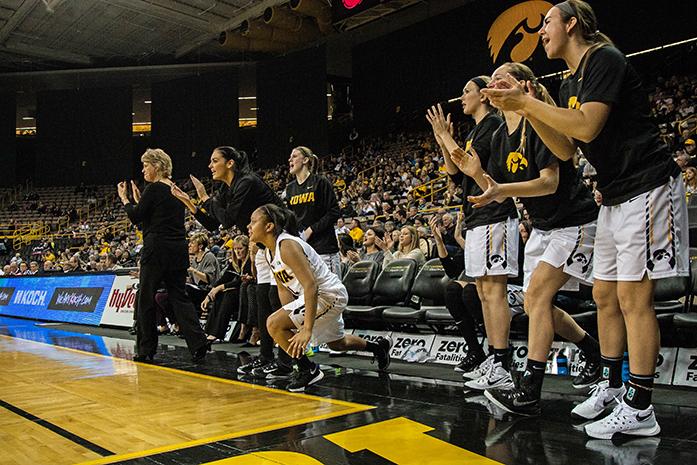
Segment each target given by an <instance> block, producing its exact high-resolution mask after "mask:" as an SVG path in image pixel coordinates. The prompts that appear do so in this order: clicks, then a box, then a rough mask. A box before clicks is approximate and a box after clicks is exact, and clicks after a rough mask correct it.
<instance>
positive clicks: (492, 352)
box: [486, 344, 494, 355]
mask: <svg viewBox="0 0 697 465" xmlns="http://www.w3.org/2000/svg"><path fill="white" fill-rule="evenodd" d="M486 350H487V353H486V354H487V355H494V346H492V345H491V344H489V345H488V346H487V348H486Z"/></svg>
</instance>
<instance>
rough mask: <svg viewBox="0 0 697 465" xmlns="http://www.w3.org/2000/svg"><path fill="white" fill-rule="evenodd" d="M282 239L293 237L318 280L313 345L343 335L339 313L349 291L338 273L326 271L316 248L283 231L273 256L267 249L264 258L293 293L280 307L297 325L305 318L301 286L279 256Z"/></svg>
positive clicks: (278, 278) (345, 303) (290, 239)
mask: <svg viewBox="0 0 697 465" xmlns="http://www.w3.org/2000/svg"><path fill="white" fill-rule="evenodd" d="M282 241H294V242H296V243H298V244H299V245H300V247H302V250H303V253H304V254H305V257H306V258H307V260H308V262H309V263H310V270H311V271H312V275H313V276H314V278H315V280H316V282H317V288H318V296H317V312H316V314H315V324H314V326H313V328H312V345H320V344H324V343H327V342H333V341H338V340H339V339H341V338H343V337H344V319H343V318H342V316H341V314H342V313H343V311H344V309H345V308H346V305H347V304H348V292H347V291H346V288H345V287H344V285H343V284H342V283H341V280H340V279H339V277H338V276H337V275H335V274H334V273H332V272H331V271H329V268H328V267H327V265H326V264H325V263H324V260H322V257H320V256H319V254H318V253H317V252H316V251H315V249H313V248H312V247H311V246H310V245H309V244H308V243H307V242H305V241H303V240H302V239H300V238H299V237H296V236H292V235H290V234H288V233H285V232H284V233H281V235H279V236H278V238H277V239H276V256H275V257H272V256H271V251H270V250H269V249H267V250H266V252H265V256H266V260H267V261H268V263H269V265H270V266H271V271H272V272H273V274H274V276H275V277H276V279H277V280H278V282H279V283H280V284H281V285H283V286H284V287H285V288H286V289H288V291H290V293H291V294H292V295H293V297H295V300H294V301H292V302H290V303H288V304H286V305H284V306H283V307H282V309H283V310H285V311H287V312H288V316H289V317H290V319H291V320H292V321H293V323H294V324H295V326H296V327H297V328H298V329H300V328H301V327H302V325H303V321H304V320H305V294H304V289H303V287H302V285H301V284H300V281H298V279H297V278H296V277H295V274H294V273H293V271H292V270H291V269H290V268H289V267H288V266H287V265H286V264H285V263H283V260H282V259H281V252H280V251H281V242H282Z"/></svg>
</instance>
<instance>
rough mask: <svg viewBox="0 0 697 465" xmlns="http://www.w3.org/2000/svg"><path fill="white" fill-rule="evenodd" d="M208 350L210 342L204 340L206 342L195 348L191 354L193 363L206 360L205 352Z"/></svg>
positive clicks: (209, 349) (209, 350)
mask: <svg viewBox="0 0 697 465" xmlns="http://www.w3.org/2000/svg"><path fill="white" fill-rule="evenodd" d="M208 352H211V342H210V341H206V343H205V344H204V345H203V347H199V348H198V349H196V352H194V353H193V354H192V355H191V360H192V361H193V362H194V363H203V362H205V361H206V354H207V353H208Z"/></svg>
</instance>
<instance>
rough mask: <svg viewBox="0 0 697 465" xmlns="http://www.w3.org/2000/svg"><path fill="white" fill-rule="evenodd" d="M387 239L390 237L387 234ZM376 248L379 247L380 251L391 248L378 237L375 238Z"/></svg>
mask: <svg viewBox="0 0 697 465" xmlns="http://www.w3.org/2000/svg"><path fill="white" fill-rule="evenodd" d="M385 237H386V238H387V237H389V236H387V233H385ZM375 247H377V248H378V249H380V250H387V249H388V248H389V246H388V245H387V243H386V242H385V241H383V240H382V239H380V238H379V237H377V236H375Z"/></svg>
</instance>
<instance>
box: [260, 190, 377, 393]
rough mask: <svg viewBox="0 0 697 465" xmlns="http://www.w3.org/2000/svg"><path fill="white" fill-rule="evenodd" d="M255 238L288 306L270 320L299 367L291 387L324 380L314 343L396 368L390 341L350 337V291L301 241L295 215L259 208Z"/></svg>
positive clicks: (279, 341)
mask: <svg viewBox="0 0 697 465" xmlns="http://www.w3.org/2000/svg"><path fill="white" fill-rule="evenodd" d="M248 230H249V239H250V240H251V241H252V242H256V243H260V244H263V245H264V246H265V247H266V251H265V256H266V260H267V261H268V262H269V264H270V266H271V270H272V271H273V274H274V276H275V278H276V281H277V282H278V295H279V297H280V299H281V304H282V305H283V307H282V308H281V309H280V310H278V311H276V312H275V313H273V314H272V315H271V316H270V317H269V319H268V320H267V327H268V329H269V334H271V336H272V337H273V339H274V341H276V343H277V344H278V345H279V346H281V347H282V348H283V350H285V351H286V352H288V354H290V356H291V357H293V358H294V359H295V361H296V363H297V365H298V371H297V372H296V373H295V375H294V376H293V380H292V381H291V383H290V385H289V386H288V390H289V391H291V392H301V391H304V390H305V388H306V387H307V386H310V385H311V384H314V383H316V382H318V381H319V380H321V379H322V378H323V377H324V374H323V373H322V370H320V369H319V366H317V364H315V363H313V362H311V361H310V359H308V358H307V356H306V355H305V351H306V349H307V346H308V344H309V343H310V342H311V341H312V343H313V345H320V344H324V343H326V344H327V346H328V347H329V348H330V349H332V350H336V351H341V352H345V351H348V350H358V351H368V352H372V353H373V354H374V356H375V358H376V359H377V361H378V368H379V369H380V370H386V369H387V367H388V366H389V365H390V345H391V343H390V341H389V340H388V339H385V338H380V339H379V340H378V341H377V342H369V341H366V340H365V339H362V338H360V337H356V336H352V335H350V334H345V333H344V320H343V318H342V313H343V311H344V309H345V308H346V305H347V304H348V293H347V292H346V288H345V287H344V285H343V284H342V283H341V280H340V279H339V278H338V277H337V276H336V275H335V274H333V273H331V272H330V271H329V268H327V265H326V264H325V263H324V261H323V260H322V258H321V257H320V256H319V255H318V254H317V252H315V250H314V249H313V248H312V247H310V246H309V245H308V244H307V243H306V242H304V241H303V240H302V239H300V238H299V237H297V222H296V219H295V215H293V213H291V212H290V211H288V210H285V209H283V208H280V207H278V206H277V205H274V204H267V205H264V206H262V207H259V208H257V209H256V210H255V211H254V213H252V216H251V222H250V223H249V227H248Z"/></svg>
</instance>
